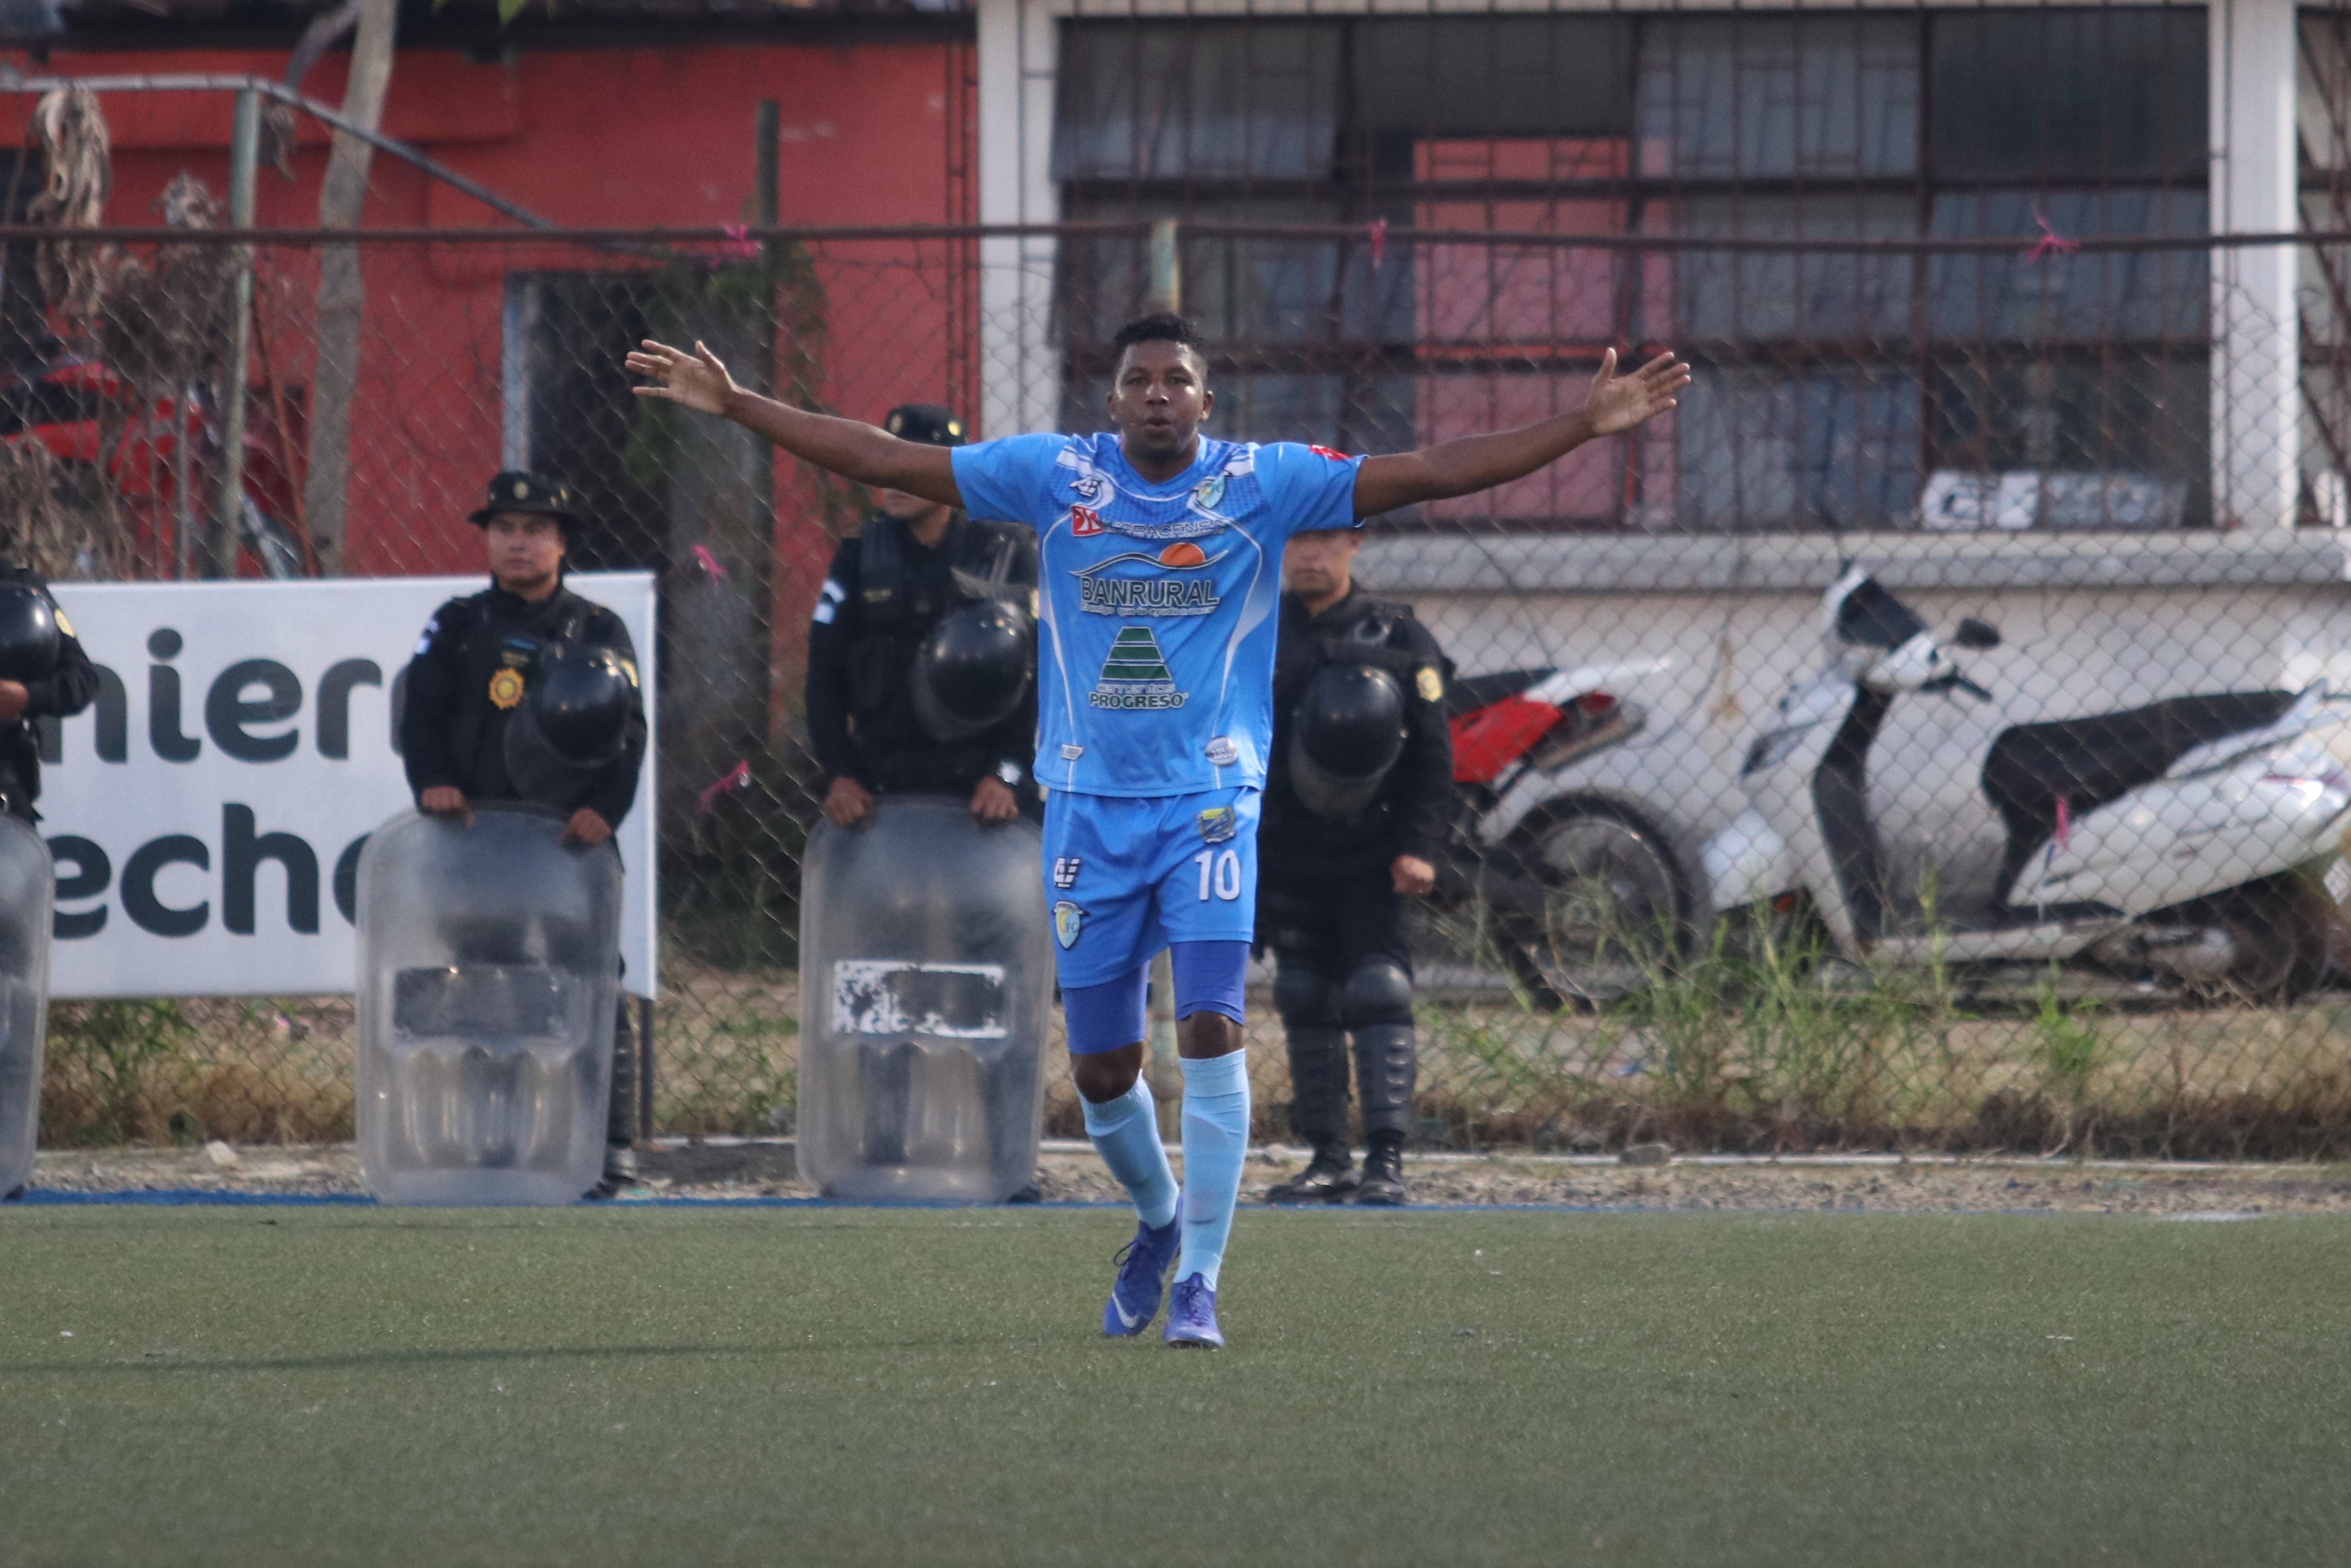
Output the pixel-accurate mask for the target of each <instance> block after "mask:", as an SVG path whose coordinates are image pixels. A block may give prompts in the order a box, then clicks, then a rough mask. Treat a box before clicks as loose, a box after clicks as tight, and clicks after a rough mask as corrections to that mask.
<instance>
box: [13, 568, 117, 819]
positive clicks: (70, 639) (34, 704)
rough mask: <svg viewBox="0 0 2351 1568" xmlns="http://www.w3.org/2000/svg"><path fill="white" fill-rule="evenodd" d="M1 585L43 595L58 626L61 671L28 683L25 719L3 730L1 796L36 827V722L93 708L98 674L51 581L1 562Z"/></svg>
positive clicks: (38, 778) (38, 770) (57, 669)
mask: <svg viewBox="0 0 2351 1568" xmlns="http://www.w3.org/2000/svg"><path fill="white" fill-rule="evenodd" d="M0 582H12V583H24V584H26V586H28V587H32V588H36V589H38V590H39V591H40V592H41V595H42V597H43V598H45V599H47V600H48V601H49V608H50V610H51V612H53V613H54V614H55V615H56V616H57V665H56V667H55V668H53V669H51V670H50V671H49V673H48V674H46V675H37V676H35V677H34V678H33V679H31V680H29V681H26V682H24V683H22V684H23V685H24V687H25V698H26V701H25V711H24V714H23V715H22V716H20V717H17V718H15V719H11V720H9V721H8V722H7V723H6V724H5V725H0V796H5V800H6V807H7V809H8V810H14V811H15V812H16V814H17V815H18V816H20V817H23V818H25V819H26V820H27V821H30V820H31V819H32V816H33V802H34V801H35V800H37V799H39V798H40V793H41V750H40V742H39V738H38V737H37V733H36V732H35V730H34V727H33V721H34V720H36V719H42V718H68V717H70V716H73V715H75V714H78V713H79V712H81V710H82V709H84V708H86V707H88V706H89V705H90V703H91V702H92V701H93V700H94V699H95V698H96V697H97V695H98V671H97V670H96V669H95V668H94V667H92V665H91V664H90V662H89V654H88V653H85V652H84V651H83V650H82V645H81V639H80V638H78V637H77V636H75V635H74V630H73V622H71V621H70V620H68V618H67V616H66V612H64V611H63V610H61V609H58V608H57V598H56V596H55V595H54V594H51V593H50V592H49V585H48V583H47V581H45V580H43V579H42V578H40V577H39V576H38V575H37V574H36V573H34V572H32V571H30V570H26V568H24V567H21V566H18V565H17V564H16V563H15V562H14V561H10V560H6V559H0Z"/></svg>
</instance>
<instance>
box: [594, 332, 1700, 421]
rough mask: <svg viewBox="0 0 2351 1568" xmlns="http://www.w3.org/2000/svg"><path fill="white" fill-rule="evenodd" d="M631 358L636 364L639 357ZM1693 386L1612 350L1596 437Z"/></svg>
mask: <svg viewBox="0 0 2351 1568" xmlns="http://www.w3.org/2000/svg"><path fill="white" fill-rule="evenodd" d="M630 358H631V361H632V363H633V362H634V360H635V356H634V355H632V356H631V357H630ZM1689 382H1690V368H1689V366H1687V365H1686V364H1684V363H1683V362H1682V361H1679V360H1677V359H1676V358H1675V357H1674V356H1673V355H1672V354H1671V353H1670V352H1668V353H1663V354H1659V355H1658V356H1657V357H1656V359H1654V360H1651V361H1649V362H1648V363H1647V364H1646V365H1643V366H1642V367H1641V368H1640V369H1639V370H1637V371H1634V372H1633V373H1632V374H1631V375H1629V376H1625V377H1624V378H1623V379H1621V380H1620V379H1618V377H1617V374H1616V350H1614V349H1611V350H1608V351H1607V352H1606V353H1605V354H1603V355H1602V356H1601V357H1600V373H1599V374H1598V375H1596V376H1593V378H1592V393H1591V395H1590V396H1588V397H1586V398H1585V399H1584V400H1583V412H1584V414H1585V415H1586V417H1588V418H1589V419H1590V420H1591V422H1592V434H1594V435H1614V434H1616V433H1617V432H1618V431H1620V430H1630V429H1632V428H1633V427H1634V426H1635V425H1636V424H1642V423H1646V422H1647V421H1649V420H1652V419H1655V418H1656V417H1657V415H1659V414H1661V413H1665V412H1666V410H1667V409H1669V408H1671V407H1673V406H1674V403H1675V401H1676V400H1675V396H1674V394H1675V393H1677V392H1680V391H1681V390H1682V388H1684V387H1686V386H1687V385H1689ZM639 390H643V389H639Z"/></svg>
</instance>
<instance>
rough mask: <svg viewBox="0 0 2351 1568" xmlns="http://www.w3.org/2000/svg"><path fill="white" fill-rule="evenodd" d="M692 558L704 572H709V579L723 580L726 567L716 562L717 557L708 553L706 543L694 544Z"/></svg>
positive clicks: (708, 549) (724, 579)
mask: <svg viewBox="0 0 2351 1568" xmlns="http://www.w3.org/2000/svg"><path fill="white" fill-rule="evenodd" d="M694 560H695V565H696V566H699V567H700V568H702V570H704V571H705V572H707V573H708V574H709V576H710V580H711V581H713V582H724V581H726V568H725V567H723V566H721V565H719V564H718V558H717V557H716V556H715V555H712V554H711V553H710V547H709V546H708V545H696V546H695V547H694Z"/></svg>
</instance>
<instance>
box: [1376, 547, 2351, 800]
mask: <svg viewBox="0 0 2351 1568" xmlns="http://www.w3.org/2000/svg"><path fill="white" fill-rule="evenodd" d="M1845 548H1848V549H1852V550H1853V551H1854V553H1855V557H1856V559H1859V560H1860V562H1861V563H1862V564H1864V565H1866V566H1868V567H1869V568H1870V569H1871V570H1874V571H1876V572H1877V573H1878V575H1879V576H1880V577H1881V579H1882V580H1885V581H1886V583H1887V585H1888V586H1889V587H1892V588H1893V589H1894V590H1895V591H1896V592H1898V593H1900V594H1901V596H1902V597H1903V598H1904V599H1905V600H1906V601H1907V602H1909V603H1910V604H1911V605H1912V606H1913V608H1915V609H1916V610H1917V612H1919V614H1921V615H1922V616H1924V617H1925V618H1926V619H1927V621H1928V624H1929V625H1930V626H1932V627H1933V628H1934V629H1935V630H1936V631H1937V632H1938V633H1941V634H1943V635H1945V636H1947V637H1948V636H1949V632H1950V631H1951V629H1952V628H1953V627H1954V626H1955V625H1956V624H1957V623H1958V622H1959V618H1960V617H1961V616H1963V615H1974V616H1980V617H1981V618H1982V619H1984V620H1987V621H1990V622H1992V623H1993V624H1994V625H1996V626H1998V627H1999V628H2000V629H2001V632H2002V634H2003V641H2002V644H2001V647H1999V648H1997V649H1994V650H1991V652H1988V653H1968V654H1964V655H1963V658H1964V660H1965V662H1966V666H1967V668H1968V670H1969V672H1970V674H1971V675H1972V676H1973V677H1974V678H1975V679H1976V680H1977V681H1979V682H1980V683H1981V684H1982V685H1985V686H1987V687H1989V688H1991V691H1992V692H1993V694H1994V695H1995V697H1996V699H1997V701H1996V705H1995V706H1994V707H1993V708H1991V709H1990V710H1987V711H1985V712H1983V713H1981V714H1980V715H1977V714H1972V713H1969V714H1967V715H1966V718H1967V721H1968V722H1970V724H1980V725H1981V726H1982V727H1984V728H1985V729H1986V731H1987V737H1988V735H1989V732H1990V730H1991V729H1996V728H1997V727H2000V726H2001V725H2005V724H2014V723H2022V722H2027V721H2030V720H2032V719H2039V718H2058V717H2071V716H2078V715H2083V714H2090V713H2100V712H2105V711H2107V710H2109V709H2113V708H2118V707H2127V706H2133V705H2136V704H2138V703H2144V702H2150V701H2153V700H2155V699H2156V698H2158V697H2164V696H2173V695H2180V694H2183V693H2189V692H2212V691H2228V690H2235V689H2241V688H2249V687H2268V686H2278V685H2283V686H2296V687H2298V686H2300V685H2304V684H2306V683H2308V682H2310V681H2313V680H2316V679H2320V678H2325V679H2328V680H2329V681H2331V682H2332V683H2333V684H2334V685H2335V687H2336V689H2338V690H2346V691H2351V581H2346V579H2351V555H2347V554H2346V545H2345V543H2344V540H2343V538H2342V537H2341V536H2338V535H2335V534H2332V533H2325V534H2320V533H2311V532H2304V533H2300V534H2295V533H2290V532H2284V531H2280V532H2277V533H2271V532H2269V531H2267V530H2264V531H2262V533H2259V534H2234V535H2214V536H2206V537H2202V538H2194V537H2189V536H2179V535H2173V536H2168V537H2159V538H2158V537H2149V538H2111V537H2109V538H2088V537H2080V536H2075V537H2072V538H2067V537H2063V536H2043V537H2039V538H2033V537H2010V538H1992V539H1981V540H1978V539H1963V540H1945V539H1931V540H1928V539H1917V538H1885V537H1880V538H1864V539H1855V540H1853V541H1850V543H1849V545H1847V546H1846V547H1845ZM1839 561H1840V556H1839V546H1838V542H1837V541H1835V540H1833V539H1828V538H1779V539H1762V538H1758V539H1743V540H1742V539H1736V538H1729V539H1724V538H1717V539H1668V538H1655V539H1637V538H1489V539H1476V538H1470V539H1460V538H1409V537H1395V538H1375V539H1373V540H1371V541H1369V542H1367V543H1366V545H1365V547H1364V552H1363V554H1362V556H1361V557H1360V558H1359V560H1358V562H1357V568H1356V570H1357V576H1358V579H1359V580H1361V581H1362V582H1363V583H1364V586H1365V587H1367V588H1372V589H1374V590H1376V591H1381V592H1384V593H1390V594H1394V595H1395V596H1396V597H1399V598H1403V599H1406V600H1409V601H1412V603H1413V604H1414V605H1415V606H1416V609H1417V610H1418V612H1419V613H1420V615H1421V617H1422V618H1423V620H1424V621H1426V622H1427V624H1428V625H1429V627H1430V629H1431V630H1432V631H1434V632H1436V634H1437V639H1438V641H1439V642H1441V643H1443V644H1444V645H1445V648H1446V650H1447V653H1449V654H1450V655H1451V656H1452V658H1453V659H1454V661H1455V663H1456V664H1458V666H1459V668H1460V670H1461V672H1462V673H1463V674H1476V673H1479V672H1481V671H1489V670H1499V669H1510V668H1517V667H1523V666H1526V665H1530V664H1548V665H1554V666H1559V667H1562V668H1565V667H1574V666H1582V665H1593V666H1609V665H1619V666H1621V665H1626V664H1658V665H1661V666H1662V668H1660V669H1657V670H1656V671H1655V672H1654V673H1643V674H1624V675H1619V676H1617V677H1615V678H1614V679H1613V680H1612V681H1611V682H1610V683H1609V684H1610V685H1612V686H1614V688H1616V689H1617V690H1618V691H1619V694H1620V695H1624V696H1626V697H1629V698H1633V699H1635V700H1638V701H1640V702H1643V703H1645V704H1646V705H1647V706H1649V707H1650V709H1651V711H1652V712H1653V713H1656V714H1660V715H1671V716H1676V717H1677V718H1680V719H1682V720H1683V721H1684V722H1686V723H1687V725H1688V726H1689V727H1690V728H1691V729H1692V730H1693V731H1694V732H1696V733H1698V734H1699V735H1701V736H1702V737H1704V738H1705V739H1706V741H1707V743H1708V747H1709V748H1710V749H1711V750H1713V752H1714V753H1715V755H1716V757H1717V759H1718V760H1719V761H1720V762H1721V763H1722V764H1723V765H1724V766H1726V767H1735V766H1736V764H1737V762H1738V760H1739V758H1740V756H1742V755H1743V753H1744V751H1745V748H1746V747H1747V745H1748V743H1749V742H1750V740H1751V739H1752V738H1753V737H1754V736H1755V735H1756V734H1757V733H1759V732H1760V731H1761V729H1764V728H1768V727H1770V719H1771V712H1772V709H1773V706H1774V705H1775V704H1776V703H1777V702H1778V701H1779V698H1780V695H1781V693H1782V691H1784V690H1785V689H1786V687H1787V685H1788V683H1789V682H1790V680H1791V679H1792V678H1793V677H1794V676H1795V675H1797V674H1801V673H1802V672H1804V671H1807V670H1810V669H1812V668H1814V667H1816V666H1817V665H1818V664H1819V662H1820V660H1821V654H1822V637H1821V615H1820V595H1821V591H1822V590H1823V589H1824V588H1825V587H1826V586H1827V585H1828V584H1829V583H1830V582H1831V581H1833V580H1834V579H1835V578H1836V576H1837V574H1838V570H1839ZM1951 722H1952V719H1951V717H1950V716H1948V715H1945V714H1943V713H1941V712H1940V711H1939V710H1938V708H1937V707H1935V706H1932V705H1909V706H1907V707H1897V709H1896V714H1895V716H1893V717H1892V719H1890V720H1889V727H1888V730H1887V734H1886V741H1885V743H1884V744H1885V746H1886V748H1887V754H1889V755H1898V754H1900V752H1901V751H1902V750H1903V749H1904V748H1906V747H1910V746H1913V745H1925V744H1928V739H1927V737H1926V735H1925V734H1924V733H1915V734H1914V733H1913V731H1920V732H1923V731H1925V730H1928V729H1931V728H1934V727H1938V726H1948V725H1949V723H1951Z"/></svg>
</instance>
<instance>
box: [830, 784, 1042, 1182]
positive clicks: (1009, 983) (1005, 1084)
mask: <svg viewBox="0 0 2351 1568" xmlns="http://www.w3.org/2000/svg"><path fill="white" fill-rule="evenodd" d="M1041 853H1042V848H1041V842H1040V839H1039V837H1038V833H1037V830H1036V829H1035V828H1034V827H1032V826H1030V825H1029V823H1028V822H1027V821H1017V822H1013V823H1011V824H1009V825H1008V826H1005V827H1000V828H983V827H980V826H979V825H977V823H975V822H974V821H972V820H971V810H970V808H969V806H968V805H967V803H966V802H965V801H963V800H956V799H947V798H944V797H927V796H901V797H895V798H892V799H888V800H883V801H882V802H881V803H880V807H879V810H878V811H877V812H876V815H875V817H874V819H873V820H872V821H870V822H868V823H866V824H865V825H864V826H863V827H860V828H855V829H852V830H849V831H839V830H836V829H834V828H833V827H831V825H830V824H827V823H819V824H818V826H817V829H816V831H815V832H813V833H811V834H810V837H809V844H808V855H807V859H806V860H805V862H803V863H802V866H801V871H800V988H801V1004H800V1062H799V1166H800V1174H801V1175H802V1176H806V1177H807V1178H808V1179H809V1180H810V1181H812V1182H815V1183H816V1184H817V1185H818V1186H820V1187H822V1188H823V1189H824V1191H825V1192H826V1193H828V1194H830V1195H831V1196H833V1197H852V1198H867V1199H875V1198H879V1199H893V1198H895V1199H905V1200H930V1201H948V1202H958V1201H960V1202H970V1203H995V1202H1001V1201H1003V1200H1004V1199H1005V1198H1008V1197H1011V1196H1012V1195H1013V1194H1014V1193H1016V1192H1018V1191H1019V1190H1020V1189H1021V1188H1022V1187H1024V1186H1028V1185H1029V1181H1030V1180H1031V1178H1032V1177H1033V1176H1034V1175H1035V1172H1036V1168H1037V1140H1038V1134H1039V1132H1040V1126H1041V1123H1042V1117H1043V1093H1044V1083H1043V1075H1042V1072H1041V1071H1040V1068H1041V1059H1042V1052H1043V1044H1044V1039H1045V1019H1046V1010H1045V1009H1046V1008H1047V1006H1048V1003H1049V1000H1050V983H1051V979H1052V962H1053V948H1052V939H1051V937H1050V936H1049V935H1048V928H1047V925H1046V918H1045V896H1044V891H1043V886H1042V883H1040V871H1039V857H1040V855H1041Z"/></svg>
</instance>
